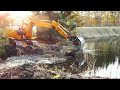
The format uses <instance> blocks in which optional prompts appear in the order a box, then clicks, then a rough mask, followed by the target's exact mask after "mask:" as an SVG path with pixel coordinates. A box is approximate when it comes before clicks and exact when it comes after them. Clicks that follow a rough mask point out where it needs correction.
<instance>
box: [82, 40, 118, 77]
mask: <svg viewBox="0 0 120 90" xmlns="http://www.w3.org/2000/svg"><path fill="white" fill-rule="evenodd" d="M86 53H87V54H86ZM84 57H85V60H86V62H87V65H86V66H87V69H85V70H84V71H83V72H82V75H83V76H99V77H109V78H120V38H109V39H97V40H90V39H89V40H86V43H85V46H84ZM86 66H84V67H86Z"/></svg>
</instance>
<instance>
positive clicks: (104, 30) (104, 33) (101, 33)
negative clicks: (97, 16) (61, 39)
mask: <svg viewBox="0 0 120 90" xmlns="http://www.w3.org/2000/svg"><path fill="white" fill-rule="evenodd" d="M76 32H77V34H78V36H82V37H83V38H85V39H93V38H110V37H120V27H77V28H76Z"/></svg>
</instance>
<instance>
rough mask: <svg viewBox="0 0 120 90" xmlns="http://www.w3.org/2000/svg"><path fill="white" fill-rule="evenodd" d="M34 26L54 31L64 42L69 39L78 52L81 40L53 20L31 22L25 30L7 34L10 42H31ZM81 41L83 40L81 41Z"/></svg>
mask: <svg viewBox="0 0 120 90" xmlns="http://www.w3.org/2000/svg"><path fill="white" fill-rule="evenodd" d="M34 26H40V27H45V28H49V29H54V30H56V31H57V32H58V33H59V34H60V35H62V36H63V37H64V38H65V39H66V40H67V39H69V40H70V41H72V42H73V44H74V45H75V46H76V48H77V50H78V51H79V50H80V48H81V40H80V39H79V38H78V37H77V36H74V35H72V34H71V33H70V32H68V31H67V30H66V28H64V27H63V26H62V25H61V24H60V23H59V22H56V21H54V20H52V21H31V22H30V23H28V24H27V26H26V27H25V29H23V28H21V29H22V30H21V31H20V30H19V32H18V30H16V31H13V32H10V33H9V34H8V37H9V40H10V41H15V40H17V41H24V39H25V40H32V39H33V36H32V28H33V27H34ZM82 40H83V39H82ZM12 44H13V42H12Z"/></svg>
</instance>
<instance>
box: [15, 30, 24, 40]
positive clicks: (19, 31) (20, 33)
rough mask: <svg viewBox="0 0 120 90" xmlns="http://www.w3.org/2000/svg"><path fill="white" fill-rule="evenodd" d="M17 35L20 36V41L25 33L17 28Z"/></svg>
mask: <svg viewBox="0 0 120 90" xmlns="http://www.w3.org/2000/svg"><path fill="white" fill-rule="evenodd" d="M17 33H18V35H21V40H23V38H24V35H25V33H24V32H23V30H22V29H21V28H19V29H18V31H17Z"/></svg>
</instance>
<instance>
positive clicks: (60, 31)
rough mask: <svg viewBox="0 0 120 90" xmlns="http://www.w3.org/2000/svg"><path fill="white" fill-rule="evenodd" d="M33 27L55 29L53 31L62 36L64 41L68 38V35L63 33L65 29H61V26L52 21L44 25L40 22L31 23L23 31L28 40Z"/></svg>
mask: <svg viewBox="0 0 120 90" xmlns="http://www.w3.org/2000/svg"><path fill="white" fill-rule="evenodd" d="M33 26H41V27H46V28H55V30H56V31H57V32H58V33H60V34H61V35H62V36H64V38H65V39H67V38H68V33H66V32H65V29H64V28H63V27H61V25H60V24H59V23H57V22H56V21H54V20H53V21H52V22H51V23H46V22H42V21H31V22H30V23H29V24H28V25H27V27H26V29H25V33H26V36H28V37H30V38H32V27H33Z"/></svg>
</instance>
